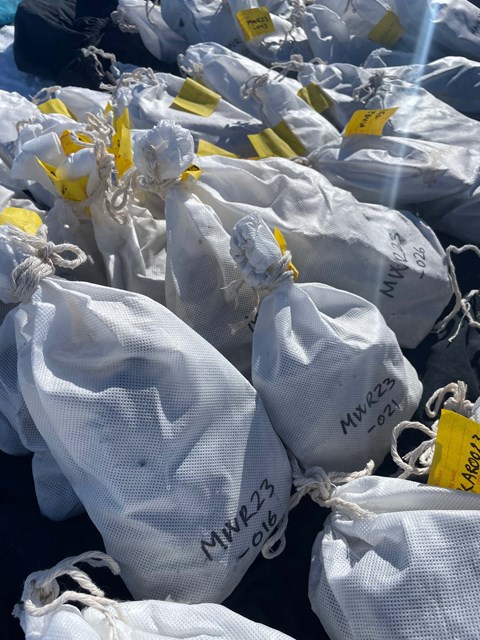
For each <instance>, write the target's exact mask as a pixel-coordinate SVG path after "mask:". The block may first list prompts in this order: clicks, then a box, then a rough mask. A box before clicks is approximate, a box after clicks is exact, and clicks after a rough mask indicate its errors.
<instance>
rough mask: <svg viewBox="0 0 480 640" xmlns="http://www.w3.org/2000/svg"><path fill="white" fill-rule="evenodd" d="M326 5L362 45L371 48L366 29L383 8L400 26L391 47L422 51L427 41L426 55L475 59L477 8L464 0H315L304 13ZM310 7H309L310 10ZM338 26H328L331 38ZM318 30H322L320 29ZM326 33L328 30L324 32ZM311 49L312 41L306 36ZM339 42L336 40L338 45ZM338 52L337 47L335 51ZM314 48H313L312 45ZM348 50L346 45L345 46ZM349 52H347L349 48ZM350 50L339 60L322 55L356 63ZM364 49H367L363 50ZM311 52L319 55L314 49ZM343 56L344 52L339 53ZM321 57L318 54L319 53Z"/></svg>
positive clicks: (478, 36)
mask: <svg viewBox="0 0 480 640" xmlns="http://www.w3.org/2000/svg"><path fill="white" fill-rule="evenodd" d="M324 6H326V7H328V8H329V9H331V10H332V12H334V13H336V14H337V16H338V18H340V22H341V25H342V26H343V30H342V36H343V37H345V36H344V35H343V31H344V30H345V27H346V30H347V33H348V34H349V35H350V37H354V36H357V37H358V39H359V40H360V41H361V43H362V44H364V46H365V47H368V46H370V47H371V48H370V51H372V50H373V49H374V48H375V47H376V46H378V44H375V43H374V42H373V41H371V40H369V33H370V32H371V30H372V29H373V27H375V26H376V25H377V24H378V22H379V21H380V20H381V19H382V18H383V17H384V16H385V14H386V12H387V10H390V11H393V13H395V14H396V15H397V16H398V18H399V22H400V25H401V26H402V27H403V34H402V35H401V37H400V38H399V39H398V40H397V41H396V42H395V43H394V45H393V46H394V47H395V49H405V48H406V49H411V50H412V51H415V50H417V49H418V50H419V51H422V52H423V51H424V49H425V42H427V44H428V54H427V55H429V56H430V58H438V57H441V55H464V56H466V57H468V58H471V59H473V60H475V59H477V60H478V59H479V55H480V54H479V49H478V45H479V43H480V33H479V30H478V26H477V24H476V21H477V20H478V9H477V8H476V7H475V6H474V5H473V4H471V3H470V2H468V1H467V0H441V1H440V0H438V1H437V0H358V1H357V2H355V4H354V5H352V3H350V2H348V1H347V0H342V1H341V2H338V1H337V0H333V1H331V0H317V2H315V3H314V5H313V6H310V7H307V9H306V11H305V14H308V13H310V12H312V13H314V12H316V11H317V12H318V11H319V9H318V8H317V7H320V8H322V7H324ZM312 10H313V11H312ZM324 13H325V11H323V12H322V14H321V19H319V20H318V21H317V24H318V25H320V27H321V26H322V23H324V22H325V18H324ZM302 26H303V27H304V29H305V31H306V33H307V36H309V32H308V28H307V26H306V24H305V20H303V21H302ZM338 31H339V26H336V29H335V30H334V29H332V30H331V34H332V37H333V38H335V37H336V35H337V32H338ZM320 34H322V31H321V29H320ZM328 35H330V34H328ZM309 41H310V43H311V46H312V49H314V43H313V40H312V38H311V37H310V36H309ZM340 44H341V43H340V42H339V45H340ZM339 50H340V52H341V49H338V48H337V49H336V51H339ZM314 51H315V49H314ZM347 51H348V49H347ZM349 53H350V52H349ZM354 53H356V51H355V50H354V51H353V52H352V53H351V54H350V56H349V58H346V57H342V59H340V60H335V59H332V58H330V59H326V58H325V57H324V60H325V61H326V62H337V61H339V62H351V63H353V64H360V63H362V62H363V59H364V58H365V56H364V58H363V59H361V56H357V57H356V58H354V57H353V55H354ZM367 53H368V52H367ZM315 55H319V54H318V53H315ZM343 55H344V56H345V54H343ZM320 57H321V56H320Z"/></svg>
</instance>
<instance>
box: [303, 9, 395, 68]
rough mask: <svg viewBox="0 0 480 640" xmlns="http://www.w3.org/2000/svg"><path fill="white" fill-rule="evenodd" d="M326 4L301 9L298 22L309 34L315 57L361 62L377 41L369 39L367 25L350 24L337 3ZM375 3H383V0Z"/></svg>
mask: <svg viewBox="0 0 480 640" xmlns="http://www.w3.org/2000/svg"><path fill="white" fill-rule="evenodd" d="M325 4H326V3H315V4H312V5H309V6H307V7H306V9H305V10H304V11H301V12H300V13H299V23H300V25H301V26H302V28H303V29H304V31H305V33H306V34H307V38H308V42H309V44H310V47H311V49H312V52H313V55H314V57H318V58H320V59H322V60H323V61H325V62H350V63H352V64H361V63H362V62H363V61H364V60H365V58H366V57H367V56H368V54H369V53H370V52H371V51H372V50H373V49H375V48H376V47H377V46H378V45H377V44H375V43H374V42H372V41H371V40H368V38H367V37H366V34H365V33H364V32H365V29H360V30H357V29H354V30H352V29H351V28H349V26H348V25H347V23H346V22H345V21H344V19H342V17H341V16H340V15H338V13H337V10H338V7H337V6H334V7H333V8H332V7H328V6H324V5H325ZM343 4H344V3H343ZM372 4H373V6H375V5H377V6H378V7H381V4H380V3H377V2H374V3H372ZM384 12H385V11H384V10H383V13H384Z"/></svg>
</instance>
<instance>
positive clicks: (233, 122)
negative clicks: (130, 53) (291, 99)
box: [115, 73, 264, 156]
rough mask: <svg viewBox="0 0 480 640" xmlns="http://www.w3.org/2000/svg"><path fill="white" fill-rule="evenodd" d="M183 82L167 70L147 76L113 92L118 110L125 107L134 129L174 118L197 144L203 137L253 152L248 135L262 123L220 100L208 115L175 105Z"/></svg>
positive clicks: (240, 152) (237, 150) (239, 152)
mask: <svg viewBox="0 0 480 640" xmlns="http://www.w3.org/2000/svg"><path fill="white" fill-rule="evenodd" d="M183 83H184V80H183V79H182V78H178V77H177V76H173V75H170V74H168V73H156V74H155V75H154V76H153V75H152V76H148V77H147V76H146V77H144V78H142V79H141V80H140V79H139V81H138V82H137V84H133V85H130V86H129V87H128V88H127V87H120V88H119V89H118V90H117V91H116V92H115V97H116V100H117V103H118V105H119V110H120V111H121V110H123V108H125V107H128V110H129V114H130V122H131V125H132V128H133V129H151V128H152V127H154V126H155V125H156V124H157V123H158V122H160V121H161V120H165V119H168V120H175V122H176V123H177V124H179V125H181V126H182V127H185V128H186V129H188V130H189V131H190V133H191V134H192V135H193V137H194V140H195V142H196V143H198V140H199V139H202V140H206V141H207V142H211V143H212V144H215V145H217V146H219V147H221V148H223V149H226V150H227V151H230V152H231V153H235V154H237V155H241V156H251V155H254V149H253V147H252V145H251V143H250V141H249V140H248V138H247V135H248V134H251V133H258V132H259V131H260V130H262V129H263V128H264V125H263V124H262V123H261V122H260V121H259V120H254V119H252V117H251V116H250V115H249V114H247V113H245V112H244V111H242V110H241V109H238V108H237V107H234V106H233V105H231V104H229V103H228V102H227V101H226V100H223V99H220V100H219V102H218V104H217V106H216V108H215V110H214V112H213V113H212V114H211V115H209V116H208V117H205V116H202V115H198V114H195V113H190V112H188V111H185V110H181V109H177V108H175V105H174V104H173V100H174V98H176V96H177V95H178V94H179V92H180V90H181V88H182V85H183Z"/></svg>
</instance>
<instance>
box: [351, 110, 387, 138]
mask: <svg viewBox="0 0 480 640" xmlns="http://www.w3.org/2000/svg"><path fill="white" fill-rule="evenodd" d="M397 110H398V107H393V108H392V109H359V110H358V111H355V113H354V114H353V116H352V117H351V118H350V120H349V122H348V124H347V126H346V128H345V133H344V134H343V135H345V136H353V135H355V134H367V135H370V136H381V135H382V133H383V128H384V126H385V125H386V123H387V122H388V121H389V120H390V118H391V117H392V116H393V114H394V113H395V112H396V111H397Z"/></svg>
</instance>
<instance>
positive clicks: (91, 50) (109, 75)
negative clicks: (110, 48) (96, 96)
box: [81, 45, 121, 91]
mask: <svg viewBox="0 0 480 640" xmlns="http://www.w3.org/2000/svg"><path fill="white" fill-rule="evenodd" d="M81 52H82V54H83V55H84V56H85V58H88V57H91V58H93V62H94V66H95V73H96V74H97V76H98V77H99V78H102V79H103V78H106V79H107V80H108V81H109V82H110V83H111V84H105V83H103V82H102V83H100V89H104V90H107V91H112V90H113V89H114V88H115V86H116V82H117V79H118V78H119V77H120V75H121V72H120V69H119V68H118V67H117V58H116V57H115V55H114V54H113V53H107V52H106V51H104V50H103V49H99V48H98V47H94V46H93V45H90V46H88V47H84V48H82V49H81ZM99 56H102V58H105V60H109V61H110V69H111V70H110V69H107V70H106V71H104V69H103V65H102V63H101V62H100V58H99Z"/></svg>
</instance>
